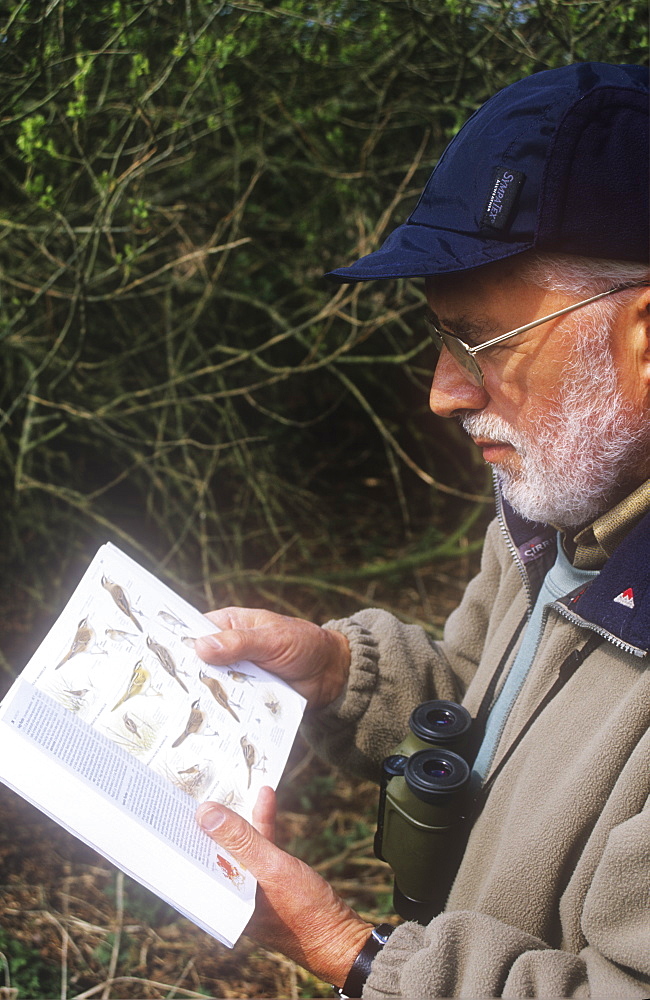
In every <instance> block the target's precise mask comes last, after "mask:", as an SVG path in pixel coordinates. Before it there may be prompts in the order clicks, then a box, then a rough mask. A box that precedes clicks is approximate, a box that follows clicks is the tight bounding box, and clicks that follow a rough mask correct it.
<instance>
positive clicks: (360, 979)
mask: <svg viewBox="0 0 650 1000" xmlns="http://www.w3.org/2000/svg"><path fill="white" fill-rule="evenodd" d="M394 930H395V928H394V927H393V925H392V924H379V926H378V927H373V929H372V931H371V934H370V937H369V938H368V940H367V941H366V943H365V944H364V946H363V948H362V949H361V951H360V952H359V954H358V955H357V957H356V958H355V960H354V962H353V964H352V968H351V969H350V971H349V972H348V977H347V979H346V980H345V982H344V984H343V988H342V989H339V988H337V990H336V992H337V993H338V995H339V997H340V998H341V1000H352V998H357V997H360V996H361V993H362V991H363V987H364V986H365V983H366V980H367V978H368V976H369V975H370V969H371V967H372V963H373V961H374V959H375V957H376V955H377V954H378V953H379V952H380V951H381V949H382V948H383V947H384V945H385V944H386V942H387V941H388V938H389V937H390V936H391V934H392V933H393V931H394Z"/></svg>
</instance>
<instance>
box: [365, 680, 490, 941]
mask: <svg viewBox="0 0 650 1000" xmlns="http://www.w3.org/2000/svg"><path fill="white" fill-rule="evenodd" d="M471 726H472V717H471V716H470V714H469V712H468V711H467V709H466V708H463V706H462V705H457V704H456V702H453V701H442V700H437V701H427V702H424V703H423V704H422V705H418V706H417V708H415V709H414V711H413V712H412V714H411V718H410V720H409V733H408V734H407V736H406V737H405V739H404V740H402V742H401V743H400V744H399V746H397V747H396V748H395V750H394V751H393V753H392V754H390V755H389V756H388V757H386V758H385V760H384V762H383V766H382V779H381V787H380V798H379V812H378V818H377V833H376V835H375V854H376V856H377V857H378V858H380V859H381V860H382V861H387V862H388V864H389V865H390V866H391V868H392V869H393V872H394V875H395V887H394V893H393V904H394V906H395V910H396V911H397V912H398V913H399V914H400V915H401V916H402V917H404V918H405V919H407V920H417V921H418V922H420V923H423V924H426V923H428V922H429V921H430V920H431V919H432V917H434V916H435V915H436V914H437V913H439V912H440V911H441V910H442V909H443V907H444V905H445V902H446V900H447V896H448V894H449V890H450V888H451V884H452V882H453V880H454V876H455V874H456V870H457V867H458V863H459V861H460V857H461V854H462V851H463V848H464V841H465V837H464V834H465V822H464V821H465V817H466V814H467V805H468V795H467V786H468V782H469V776H470V767H469V763H468V761H467V760H466V759H465V757H466V756H467V755H468V752H469V750H470V738H469V737H470V730H471ZM463 753H464V754H465V756H463Z"/></svg>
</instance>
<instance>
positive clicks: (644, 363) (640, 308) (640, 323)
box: [635, 288, 650, 397]
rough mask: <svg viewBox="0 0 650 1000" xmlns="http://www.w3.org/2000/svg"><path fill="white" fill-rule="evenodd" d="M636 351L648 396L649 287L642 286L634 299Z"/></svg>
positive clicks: (649, 392) (649, 361)
mask: <svg viewBox="0 0 650 1000" xmlns="http://www.w3.org/2000/svg"><path fill="white" fill-rule="evenodd" d="M635 320H636V324H637V330H638V333H637V337H638V351H639V360H640V365H641V377H642V378H643V379H644V381H645V386H646V391H647V393H648V397H650V288H642V289H641V294H640V296H639V298H638V299H637V301H636V316H635Z"/></svg>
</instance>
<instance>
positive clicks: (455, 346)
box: [427, 281, 650, 386]
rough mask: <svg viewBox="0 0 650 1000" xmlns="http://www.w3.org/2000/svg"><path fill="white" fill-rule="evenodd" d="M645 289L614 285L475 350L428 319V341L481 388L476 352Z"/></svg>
mask: <svg viewBox="0 0 650 1000" xmlns="http://www.w3.org/2000/svg"><path fill="white" fill-rule="evenodd" d="M647 286H650V281H635V282H628V283H627V284H623V285H616V287H615V288H610V289H609V290H608V291H606V292H599V293H598V295H592V296H591V297H590V298H588V299H583V301H582V302H574V304H573V305H572V306H566V308H564V309H558V311H557V312H554V313H551V314H550V315H549V316H543V317H542V318H541V319H534V320H533V322H532V323H526V324H525V325H524V326H518V327H517V329H516V330H510V332H509V333H502V334H501V335H500V336H499V337H493V339H492V340H486V341H485V342H484V343H483V344H477V345H476V347H470V346H469V344H466V343H465V341H464V340H461V338H460V337H458V336H456V334H455V333H449V331H448V330H440V329H439V328H438V327H437V326H436V324H435V322H434V320H433V319H432V317H431V316H427V323H428V324H429V327H430V329H431V338H432V340H433V342H434V344H435V346H436V348H437V349H438V350H439V351H440V350H442V348H443V347H446V348H447V350H448V351H449V353H450V354H451V356H452V358H453V359H454V361H457V362H458V364H459V365H460V367H461V368H462V369H463V371H464V372H465V373H466V375H467V376H468V378H469V379H470V381H471V382H472V383H473V384H474V385H477V386H482V385H483V372H482V371H481V367H480V365H479V363H478V361H475V360H474V355H475V354H478V352H479V351H485V350H486V349H487V348H488V347H495V346H496V344H502V343H503V342H504V340H509V339H510V337H516V336H517V334H519V333H526V331H527V330H533V329H534V328H535V327H536V326H542V324H544V323H548V322H550V320H552V319H557V318H558V317H559V316H565V315H566V314H567V313H570V312H573V311H574V309H582V307H583V306H588V305H590V303H592V302H597V301H598V299H604V298H605V296H607V295H614V294H615V293H616V292H623V291H625V290H626V289H628V288H644V287H647Z"/></svg>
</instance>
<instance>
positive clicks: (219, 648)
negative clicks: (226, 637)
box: [196, 635, 223, 653]
mask: <svg viewBox="0 0 650 1000" xmlns="http://www.w3.org/2000/svg"><path fill="white" fill-rule="evenodd" d="M196 641H197V642H198V643H201V645H202V646H203V647H204V649H208V650H213V651H214V652H215V653H222V652H223V643H222V642H220V640H219V639H217V637H216V635H200V636H199V638H198V639H197V640H196Z"/></svg>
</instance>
